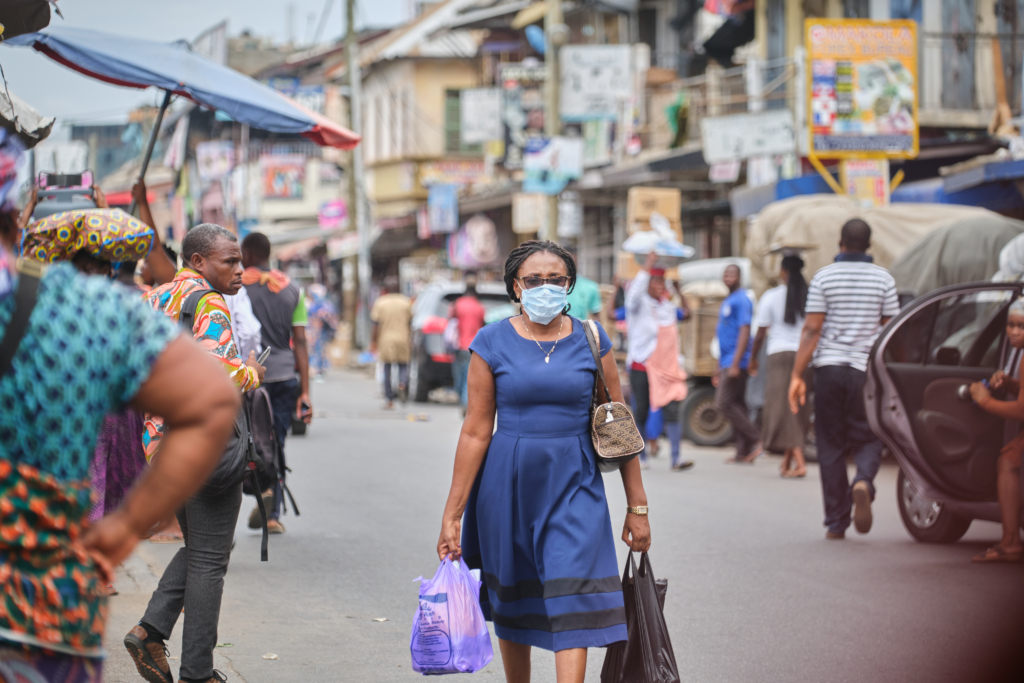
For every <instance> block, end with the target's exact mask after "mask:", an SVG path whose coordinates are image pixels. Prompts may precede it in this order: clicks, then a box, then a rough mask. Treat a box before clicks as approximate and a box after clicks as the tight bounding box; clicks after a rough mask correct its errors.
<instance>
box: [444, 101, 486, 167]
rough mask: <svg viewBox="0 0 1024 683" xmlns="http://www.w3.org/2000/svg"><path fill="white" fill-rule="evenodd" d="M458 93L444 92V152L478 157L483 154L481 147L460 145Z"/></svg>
mask: <svg viewBox="0 0 1024 683" xmlns="http://www.w3.org/2000/svg"><path fill="white" fill-rule="evenodd" d="M459 96H460V91H458V90H445V91H444V151H445V152H448V153H449V154H466V155H475V156H479V155H481V154H483V147H482V146H481V145H464V144H462V120H461V112H460V106H459V102H460V101H459Z"/></svg>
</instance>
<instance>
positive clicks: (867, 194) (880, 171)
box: [839, 159, 889, 209]
mask: <svg viewBox="0 0 1024 683" xmlns="http://www.w3.org/2000/svg"><path fill="white" fill-rule="evenodd" d="M839 169H840V176H841V177H840V182H841V183H842V185H843V190H845V191H846V196H847V197H849V198H850V199H852V200H853V201H854V203H856V204H857V205H858V206H860V207H861V208H864V209H870V208H874V207H878V206H886V205H888V204H889V160H888V159H847V160H845V161H844V162H843V163H842V165H841V166H840V167H839Z"/></svg>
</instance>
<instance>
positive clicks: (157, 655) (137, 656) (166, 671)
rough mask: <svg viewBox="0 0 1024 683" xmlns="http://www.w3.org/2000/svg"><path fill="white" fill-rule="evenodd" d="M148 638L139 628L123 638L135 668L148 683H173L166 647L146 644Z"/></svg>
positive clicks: (161, 644) (143, 630) (144, 631)
mask: <svg viewBox="0 0 1024 683" xmlns="http://www.w3.org/2000/svg"><path fill="white" fill-rule="evenodd" d="M148 637H149V634H148V633H146V629H144V628H142V627H141V626H135V627H134V628H133V629H132V630H131V631H128V635H126V636H125V637H124V647H125V649H126V650H128V654H129V655H131V657H132V661H133V662H135V668H136V669H138V670H139V675H140V676H142V677H143V678H145V679H146V680H147V681H149V683H174V677H173V676H171V665H170V664H168V663H167V647H166V646H165V645H164V644H163V643H147V642H146V638H148Z"/></svg>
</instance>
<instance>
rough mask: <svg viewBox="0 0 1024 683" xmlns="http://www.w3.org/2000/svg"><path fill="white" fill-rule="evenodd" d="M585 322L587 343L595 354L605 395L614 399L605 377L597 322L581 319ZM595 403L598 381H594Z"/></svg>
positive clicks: (595, 361)
mask: <svg viewBox="0 0 1024 683" xmlns="http://www.w3.org/2000/svg"><path fill="white" fill-rule="evenodd" d="M580 322H582V323H583V333H584V334H585V335H586V336H587V344H588V345H590V353H591V354H593V356H594V363H595V364H596V365H597V376H598V378H600V380H601V384H602V385H603V386H604V397H605V398H606V399H608V400H609V401H611V400H612V397H611V394H609V393H608V382H606V381H605V379H604V367H603V365H602V364H601V354H600V353H599V350H598V345H597V323H595V322H594V321H593V320H581V321H580ZM593 402H594V403H596V402H597V382H596V381H595V382H594V401H593Z"/></svg>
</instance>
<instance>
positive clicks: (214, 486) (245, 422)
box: [178, 289, 269, 562]
mask: <svg viewBox="0 0 1024 683" xmlns="http://www.w3.org/2000/svg"><path fill="white" fill-rule="evenodd" d="M215 291H216V290H213V289H197V290H195V291H193V292H191V293H190V294H189V295H188V296H187V297H185V301H183V302H182V304H181V312H180V313H179V314H178V324H179V325H181V326H182V327H183V328H184V329H186V330H188V333H189V334H192V327H193V325H194V324H195V319H196V309H197V308H199V302H200V300H202V298H203V297H204V296H206V295H207V294H213V293H215ZM252 400H253V399H252V398H251V397H250V396H243V397H242V407H241V408H240V409H239V411H238V415H236V416H235V431H234V434H232V435H231V437H230V438H229V439H228V443H227V445H226V446H225V447H224V453H223V454H222V455H221V457H220V462H218V463H217V467H216V468H215V469H214V470H213V474H211V475H210V477H209V479H207V480H206V483H205V484H203V488H202V489H201V491H202V492H203V493H205V494H212V495H217V494H219V493H224V492H225V491H228V490H229V489H231V488H232V487H234V486H238V484H240V483H241V482H242V481H243V480H245V479H246V478H247V477H248V478H249V481H250V484H252V485H255V483H256V476H257V472H261V473H262V472H266V470H267V465H268V460H267V459H265V457H266V454H265V453H261V452H260V449H257V447H256V444H255V442H254V441H253V429H252V425H251V423H250V419H249V411H250V409H251V403H252ZM256 500H257V505H259V509H260V517H261V518H262V520H263V540H262V542H261V545H260V560H262V561H263V562H266V561H267V546H268V541H269V532H268V530H267V510H266V507H265V506H264V505H263V498H262V497H260V496H257V498H256Z"/></svg>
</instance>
